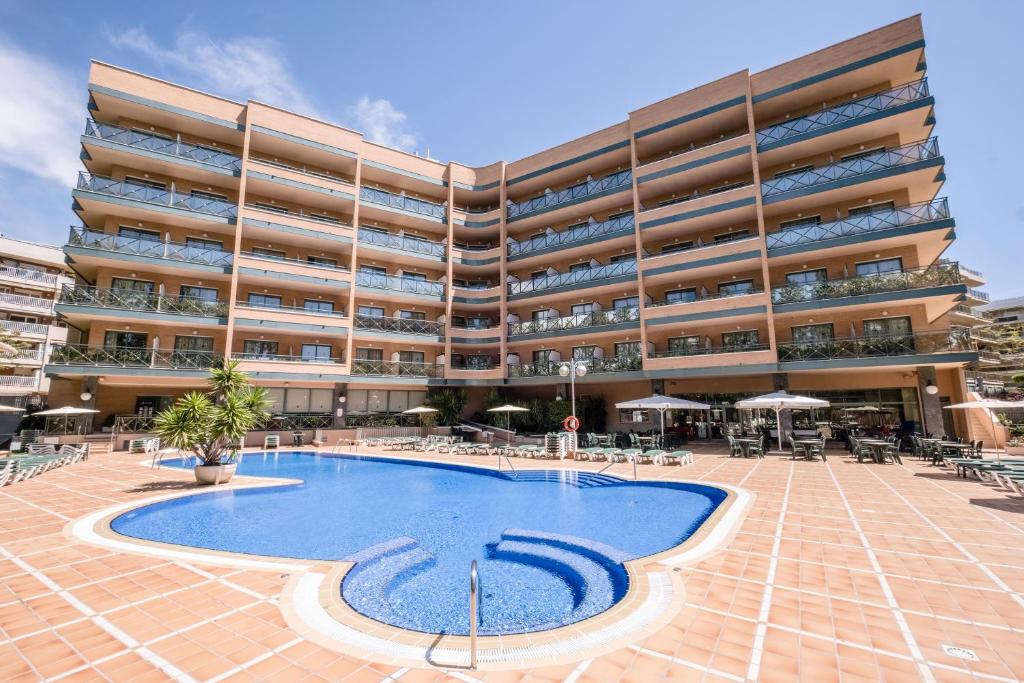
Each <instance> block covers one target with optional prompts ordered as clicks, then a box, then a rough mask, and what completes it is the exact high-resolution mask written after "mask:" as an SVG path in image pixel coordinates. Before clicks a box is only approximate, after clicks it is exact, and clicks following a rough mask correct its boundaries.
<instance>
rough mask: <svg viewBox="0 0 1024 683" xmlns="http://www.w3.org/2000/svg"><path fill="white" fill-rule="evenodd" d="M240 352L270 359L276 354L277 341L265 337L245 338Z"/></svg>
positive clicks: (252, 356) (253, 356)
mask: <svg viewBox="0 0 1024 683" xmlns="http://www.w3.org/2000/svg"><path fill="white" fill-rule="evenodd" d="M242 353H244V354H245V355H246V356H249V357H250V358H265V359H271V358H273V357H274V356H276V355H277V342H276V341H267V340H265V339H246V340H245V341H244V342H243V344H242Z"/></svg>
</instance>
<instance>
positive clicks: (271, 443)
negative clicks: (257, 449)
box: [263, 434, 281, 448]
mask: <svg viewBox="0 0 1024 683" xmlns="http://www.w3.org/2000/svg"><path fill="white" fill-rule="evenodd" d="M280 447H281V437H280V436H278V435H277V434H268V435H267V436H265V437H263V448H280Z"/></svg>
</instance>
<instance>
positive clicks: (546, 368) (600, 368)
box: [508, 354, 643, 377]
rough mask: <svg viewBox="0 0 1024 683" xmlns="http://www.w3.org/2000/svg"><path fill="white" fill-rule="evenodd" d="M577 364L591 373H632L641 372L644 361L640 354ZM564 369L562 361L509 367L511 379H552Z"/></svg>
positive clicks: (577, 361)
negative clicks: (560, 369)
mask: <svg viewBox="0 0 1024 683" xmlns="http://www.w3.org/2000/svg"><path fill="white" fill-rule="evenodd" d="M576 363H577V364H580V363H582V364H583V365H586V366H587V369H588V371H589V372H591V373H595V372H630V371H633V370H640V369H641V368H642V367H643V360H642V359H641V357H640V356H639V355H638V354H629V355H623V356H609V357H608V358H590V359H586V360H581V359H577V360H576ZM561 367H562V363H561V362H560V361H548V362H547V363H520V364H518V365H509V366H508V375H509V377H551V376H554V375H557V374H558V371H559V368H561Z"/></svg>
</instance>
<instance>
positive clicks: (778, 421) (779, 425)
mask: <svg viewBox="0 0 1024 683" xmlns="http://www.w3.org/2000/svg"><path fill="white" fill-rule="evenodd" d="M780 413H781V411H780V410H779V409H778V408H776V409H775V429H776V430H777V431H778V432H779V453H781V452H782V417H781V416H780Z"/></svg>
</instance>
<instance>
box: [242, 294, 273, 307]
mask: <svg viewBox="0 0 1024 683" xmlns="http://www.w3.org/2000/svg"><path fill="white" fill-rule="evenodd" d="M248 301H249V305H250V306H253V307H255V308H281V297H279V296H277V295H276V294H255V293H250V294H249V299H248Z"/></svg>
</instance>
